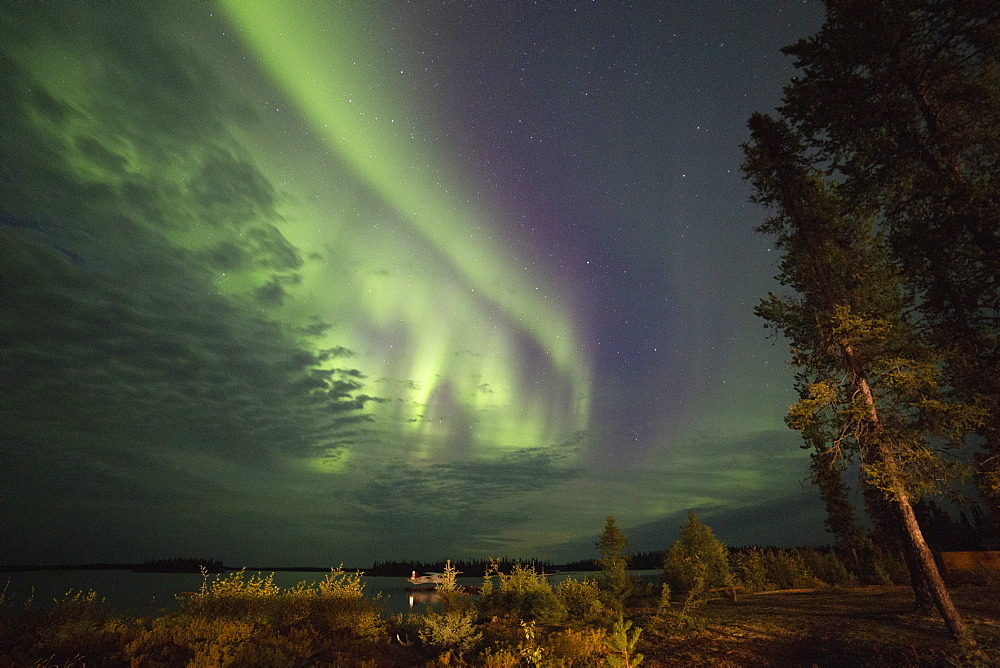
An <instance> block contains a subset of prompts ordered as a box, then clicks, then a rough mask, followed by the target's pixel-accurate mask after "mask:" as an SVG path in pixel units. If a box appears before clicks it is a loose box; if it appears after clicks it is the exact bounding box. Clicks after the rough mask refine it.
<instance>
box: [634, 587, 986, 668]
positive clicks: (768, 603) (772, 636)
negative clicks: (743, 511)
mask: <svg viewBox="0 0 1000 668" xmlns="http://www.w3.org/2000/svg"><path fill="white" fill-rule="evenodd" d="M949 589H950V591H951V593H952V597H953V600H954V601H955V604H956V606H957V607H958V608H959V611H960V612H961V613H962V614H963V615H964V617H965V619H966V622H967V624H968V625H969V629H970V631H971V633H972V637H973V639H974V640H975V641H976V645H975V647H973V648H971V649H967V650H966V651H965V652H964V653H962V652H961V650H960V649H959V648H958V647H957V645H956V644H955V643H952V642H950V641H949V637H948V634H947V632H946V630H945V627H944V623H943V622H942V621H941V619H940V618H939V617H933V616H924V615H920V614H916V613H915V612H914V606H913V592H912V590H911V589H910V588H909V587H864V588H858V589H815V590H788V591H781V592H768V593H762V594H754V595H746V596H740V597H739V598H738V600H737V601H736V602H731V601H726V600H713V601H710V602H708V603H707V604H706V605H704V606H703V607H702V608H700V609H699V610H697V611H696V612H695V613H694V617H695V618H696V620H697V621H696V622H695V623H694V624H693V625H687V627H685V626H684V625H683V624H680V625H673V624H665V625H660V626H656V625H643V626H644V627H645V630H644V631H643V636H642V639H641V642H640V647H639V651H640V652H642V653H643V654H644V656H645V661H644V662H643V664H642V665H643V666H699V665H704V666H708V665H711V666H781V667H786V666H894V667H895V666H947V665H982V666H1000V588H997V587H995V586H992V587H990V586H985V585H973V584H965V585H954V586H951V587H949Z"/></svg>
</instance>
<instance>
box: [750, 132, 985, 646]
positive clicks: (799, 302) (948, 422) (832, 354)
mask: <svg viewBox="0 0 1000 668" xmlns="http://www.w3.org/2000/svg"><path fill="white" fill-rule="evenodd" d="M749 125H750V129H751V133H752V140H751V142H750V143H748V144H746V145H744V150H745V153H746V162H745V163H744V173H745V175H746V176H747V178H748V179H749V180H750V181H751V182H752V184H753V186H754V189H755V195H754V197H753V198H752V200H753V201H755V202H757V203H760V204H763V205H765V206H767V207H769V208H770V209H771V210H772V212H773V213H774V215H773V216H772V217H771V218H770V219H768V220H767V221H766V222H765V223H764V224H763V225H762V226H761V227H760V228H759V231H761V232H764V233H768V234H772V235H774V236H775V243H776V245H777V247H778V248H779V249H780V250H781V251H783V255H782V257H781V261H780V265H779V275H778V280H779V282H780V283H781V284H782V285H784V286H785V287H786V288H789V289H790V290H791V293H792V294H786V295H783V296H780V297H779V296H776V295H774V294H772V295H770V296H769V298H768V299H765V300H763V301H762V302H761V304H760V305H759V306H758V307H757V313H758V315H760V316H761V317H762V318H764V320H766V321H767V322H768V324H769V326H771V327H773V328H774V329H776V330H777V331H779V332H780V333H782V334H783V335H784V336H785V337H786V338H787V339H788V340H789V342H790V344H791V348H792V364H793V365H794V366H795V367H797V368H798V369H799V373H798V376H797V378H798V384H799V390H800V396H802V398H801V399H800V401H799V402H798V403H796V404H795V405H794V406H792V408H791V409H790V411H789V413H788V416H787V418H786V421H787V423H788V425H789V426H790V427H792V428H794V429H798V430H800V431H802V432H803V433H804V434H806V435H809V436H811V437H814V438H822V439H823V440H825V441H826V442H828V443H829V444H830V445H829V448H830V450H831V454H832V455H833V456H834V457H853V458H856V459H857V460H858V462H859V464H860V467H861V471H862V473H863V476H864V482H865V484H868V485H871V486H872V487H874V488H877V489H879V490H881V492H882V493H883V494H884V497H885V499H886V500H887V501H888V508H889V509H890V512H891V516H892V521H893V523H894V524H896V525H898V526H899V527H900V529H901V533H902V535H903V536H904V537H905V540H904V548H905V554H906V557H907V562H908V565H909V566H910V567H911V576H912V578H913V585H914V591H915V592H917V593H918V594H919V593H920V592H922V591H929V592H930V593H931V595H932V596H933V600H934V603H935V605H936V607H937V608H938V610H939V612H940V613H941V615H942V617H943V618H944V619H945V622H946V624H947V625H948V627H949V629H950V630H951V631H952V633H953V634H955V635H956V636H958V635H962V634H963V632H964V628H965V627H964V622H963V620H962V618H961V616H960V615H959V613H958V611H957V610H956V609H955V607H954V605H953V604H952V602H951V599H950V596H949V595H948V592H947V590H946V589H945V587H944V583H943V581H942V580H941V576H940V574H939V573H938V571H937V567H936V565H935V563H934V559H933V557H932V555H931V553H930V550H929V549H928V548H927V544H926V542H925V541H924V539H923V536H922V534H921V533H920V528H919V526H918V525H917V521H916V518H915V516H914V514H913V508H912V500H913V499H914V498H919V496H921V495H922V494H925V493H927V492H930V491H933V490H934V489H935V485H936V483H937V482H938V481H940V480H941V479H942V478H945V477H947V476H948V474H949V473H950V469H951V468H953V467H950V466H949V465H948V463H947V461H946V460H945V459H943V458H942V457H940V456H939V453H938V452H936V451H935V449H934V448H932V447H931V443H932V442H933V441H932V440H931V439H933V438H937V439H950V440H951V441H960V440H961V438H962V436H964V434H965V433H966V432H967V431H968V429H970V428H971V426H972V425H973V424H974V423H975V421H976V419H977V418H978V415H979V414H978V413H976V411H974V410H972V409H968V408H967V407H965V406H962V405H956V404H952V403H949V402H947V401H945V400H944V399H943V397H942V396H941V392H940V385H939V378H938V375H937V371H936V365H937V364H938V362H939V360H938V358H937V357H935V354H934V351H933V350H931V349H929V348H928V347H926V346H923V345H921V344H920V341H919V337H918V336H917V332H916V330H915V328H914V326H913V323H912V322H911V321H910V320H909V318H908V317H907V314H908V312H909V309H908V307H909V306H910V305H909V303H908V301H907V298H906V295H905V293H904V291H903V290H902V289H901V286H900V282H899V277H898V275H897V273H896V271H895V269H894V267H893V265H892V263H891V262H890V261H889V257H888V253H887V249H886V248H885V245H884V243H883V241H882V239H881V237H880V236H879V235H878V234H877V232H876V228H875V224H874V223H875V217H874V215H873V212H872V211H871V210H870V209H868V208H866V207H864V206H863V205H860V204H859V203H858V202H856V201H852V200H850V199H849V198H846V197H844V195H843V193H842V186H841V185H840V184H838V183H837V182H835V181H833V180H831V179H829V178H827V177H826V176H825V174H824V172H823V170H822V169H820V166H822V167H826V165H823V164H822V163H821V164H820V165H818V164H817V162H816V161H817V158H816V156H815V155H814V154H811V153H810V152H809V151H808V149H807V148H806V146H805V145H804V142H803V141H802V137H801V136H800V135H799V134H798V133H797V132H795V131H794V130H793V129H792V128H791V127H789V126H788V125H787V124H786V123H784V122H782V121H779V120H775V119H773V118H771V117H768V116H765V115H762V114H754V116H753V117H752V118H751V119H750V122H749Z"/></svg>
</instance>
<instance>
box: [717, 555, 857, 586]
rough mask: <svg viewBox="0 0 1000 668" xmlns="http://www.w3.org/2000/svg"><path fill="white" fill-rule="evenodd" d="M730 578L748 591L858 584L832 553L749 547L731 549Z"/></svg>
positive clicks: (854, 577)
mask: <svg viewBox="0 0 1000 668" xmlns="http://www.w3.org/2000/svg"><path fill="white" fill-rule="evenodd" d="M729 558H730V563H731V565H732V570H733V575H734V578H735V580H736V582H737V583H738V584H739V586H740V588H741V589H743V590H745V591H748V592H756V591H773V590H777V589H818V588H822V587H845V586H851V585H854V584H856V583H857V578H856V576H854V575H852V574H851V573H850V572H849V571H848V570H847V568H846V567H845V566H844V564H843V562H841V560H840V558H839V557H838V556H837V554H836V553H835V552H834V551H832V550H825V551H820V550H816V549H812V548H796V549H790V548H774V547H772V548H762V547H750V548H743V549H740V550H733V551H732V552H731V553H730V555H729Z"/></svg>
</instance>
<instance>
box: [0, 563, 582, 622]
mask: <svg viewBox="0 0 1000 668" xmlns="http://www.w3.org/2000/svg"><path fill="white" fill-rule="evenodd" d="M268 573H269V571H265V572H264V573H263V575H267V574H268ZM247 574H248V575H250V574H251V572H250V571H248V572H247ZM224 575H225V574H224ZM586 575H590V574H589V573H559V574H556V575H553V576H552V577H551V580H550V581H551V582H552V583H553V584H556V583H558V582H560V581H561V580H564V579H566V578H568V577H576V578H578V579H583V577H585V576H586ZM215 577H218V576H216V575H214V574H213V575H209V581H210V582H211V580H212V579H214V578H215ZM324 577H326V574H325V573H317V572H313V571H278V572H276V573H275V574H274V584H276V585H278V586H279V587H281V588H282V589H287V588H289V587H293V586H295V585H296V584H298V583H300V582H316V581H318V580H322V579H323V578H324ZM362 582H363V583H364V585H365V589H364V591H365V595H366V596H370V597H374V596H378V595H379V594H381V598H380V599H379V600H380V602H381V604H382V606H383V607H384V608H385V609H386V610H387V611H389V612H392V613H405V612H409V611H411V610H412V611H414V612H419V611H421V610H423V607H424V606H425V605H427V604H428V603H433V602H434V601H435V598H436V595H435V594H434V593H433V592H408V591H406V587H407V586H409V583H408V582H407V581H406V578H405V577H378V576H369V575H364V576H362ZM458 583H459V584H462V585H473V586H478V585H480V584H482V578H480V577H459V578H458ZM4 585H6V596H7V601H8V602H10V601H13V602H14V603H15V604H16V603H19V602H22V601H25V600H26V599H27V598H29V597H32V596H33V597H34V604H35V605H39V604H49V603H51V602H52V599H54V598H61V597H63V596H64V595H65V594H66V593H67V592H69V591H71V590H72V591H83V592H88V591H91V590H93V591H95V592H97V595H98V596H99V597H101V598H103V599H105V600H106V601H107V602H108V604H109V605H111V606H112V607H113V608H115V609H116V610H119V611H121V612H123V613H129V614H133V615H143V614H156V613H160V612H164V611H165V612H170V611H174V610H177V609H178V608H179V606H180V602H179V601H178V599H177V595H178V594H181V593H182V592H196V591H198V590H200V589H201V586H202V576H201V575H200V574H198V573H133V572H131V571H125V570H122V571H117V570H109V571H88V570H52V571H14V572H9V573H0V591H2V590H3V588H4Z"/></svg>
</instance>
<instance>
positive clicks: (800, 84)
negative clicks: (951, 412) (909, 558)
mask: <svg viewBox="0 0 1000 668" xmlns="http://www.w3.org/2000/svg"><path fill="white" fill-rule="evenodd" d="M826 6H827V20H826V23H825V24H824V26H823V27H822V29H821V30H820V31H819V32H818V33H817V34H816V35H815V36H813V37H811V38H809V39H805V40H802V41H800V42H798V43H796V44H794V45H792V46H790V47H787V48H786V49H784V52H785V53H787V54H789V55H792V56H794V57H795V58H796V61H795V64H796V66H797V67H799V68H801V69H802V70H803V72H804V76H802V77H800V78H798V79H796V80H794V81H793V82H792V83H791V84H790V85H789V86H788V88H786V91H785V99H784V104H783V106H781V107H780V108H779V111H780V113H781V115H782V116H783V117H784V118H785V119H787V120H788V121H789V122H791V123H792V124H793V125H795V127H796V128H797V129H798V130H799V131H800V132H801V133H802V135H803V136H804V137H805V140H806V142H807V144H808V146H809V148H810V150H812V151H814V152H815V153H816V155H817V157H818V158H819V159H821V160H823V161H825V162H826V163H828V164H829V165H830V166H831V167H832V169H833V170H835V172H836V174H837V177H838V179H840V180H841V182H842V183H843V188H842V192H843V193H844V194H845V195H846V196H847V197H849V198H851V199H853V200H854V201H857V202H861V203H864V205H865V206H868V207H870V208H871V209H872V210H873V211H876V212H877V215H878V216H879V219H880V221H881V224H882V225H883V226H884V227H885V229H886V230H887V232H888V237H889V240H890V244H889V248H890V251H891V253H892V255H893V258H894V260H895V261H896V262H897V263H898V265H899V267H900V268H901V270H902V277H903V279H904V281H905V284H906V286H907V288H908V289H909V290H910V291H911V292H912V294H913V295H914V296H915V297H916V306H917V308H918V309H919V312H920V313H921V316H922V317H921V321H920V323H921V327H922V330H923V333H924V334H925V335H926V336H927V339H928V341H929V342H930V343H931V344H933V345H934V346H935V347H937V348H938V349H939V350H940V351H941V352H942V353H944V355H945V357H944V366H943V368H944V370H945V380H946V384H947V386H948V387H949V388H950V389H951V391H952V393H953V394H954V395H955V396H956V397H958V398H959V400H961V401H963V402H965V403H970V404H972V403H975V404H978V405H980V406H982V407H983V408H984V409H985V410H986V419H985V420H984V422H983V424H982V425H981V426H980V427H979V429H978V430H977V432H978V434H979V435H980V436H981V437H982V438H983V440H984V443H983V446H982V448H981V450H980V452H979V453H977V455H976V457H975V462H976V474H977V482H978V485H979V489H980V491H981V494H982V496H983V498H984V499H985V500H986V501H987V503H988V504H989V507H990V509H991V512H992V516H993V519H994V524H995V526H994V528H995V529H997V528H1000V160H998V158H997V156H1000V3H998V2H996V0H826Z"/></svg>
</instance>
